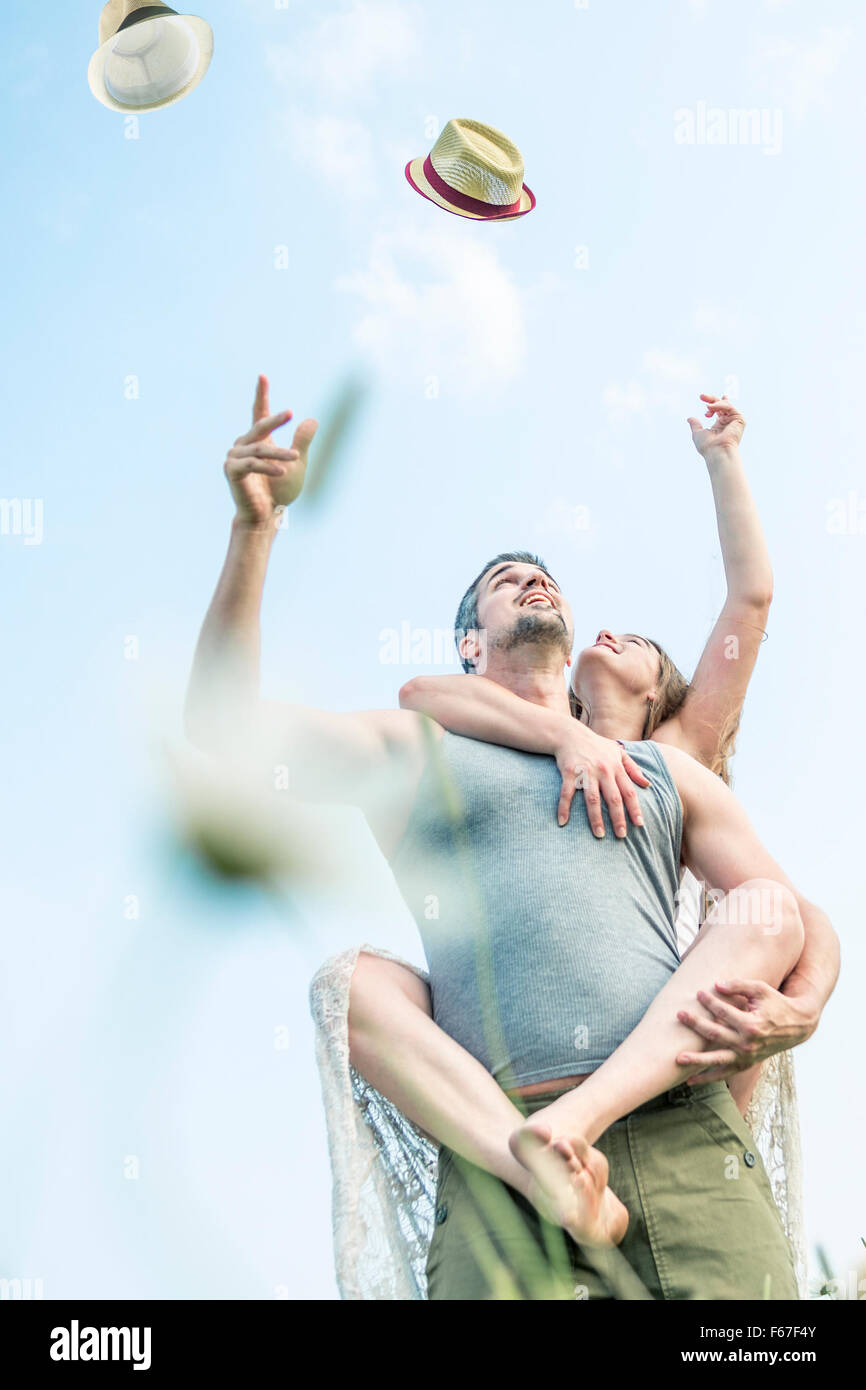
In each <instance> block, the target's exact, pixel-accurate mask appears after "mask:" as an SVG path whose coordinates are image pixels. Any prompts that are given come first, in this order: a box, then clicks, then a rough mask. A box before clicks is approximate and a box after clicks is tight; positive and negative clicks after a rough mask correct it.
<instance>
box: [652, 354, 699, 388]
mask: <svg viewBox="0 0 866 1390" xmlns="http://www.w3.org/2000/svg"><path fill="white" fill-rule="evenodd" d="M643 365H644V369H645V370H646V371H648V372H650V373H651V374H652V375H653V376H655V377H659V378H661V379H662V380H664V381H676V382H689V381H694V380H695V379H696V376H697V370H698V369H697V367H696V366H695V364H694V362H692V361H691V360H690V359H689V358H686V357H677V355H676V353H673V352H666V351H665V349H664V348H650V349H649V351H648V352H645V353H644V355H643Z"/></svg>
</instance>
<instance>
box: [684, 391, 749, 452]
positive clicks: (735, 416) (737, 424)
mask: <svg viewBox="0 0 866 1390" xmlns="http://www.w3.org/2000/svg"><path fill="white" fill-rule="evenodd" d="M701 400H702V401H704V402H705V403H706V407H707V409H706V412H705V414H706V415H707V416H709V417H710V418H712V416H713V415H715V417H716V418H715V420H714V421H713V424H712V425H711V426H710V427H709V428H708V427H707V426H706V425H702V424H701V422H700V420H696V419H695V418H694V417H693V416H692V417H690V418H689V424H690V425H691V429H692V439H693V441H694V445H695V448H696V449H697V451H698V453H699V454H700V455H701V456H702V457H703V458H706V457H707V455H708V454H714V453H717V452H718V451H720V450H722V451H725V450H728V449H736V448H737V447H738V445H739V443H740V440H741V439H742V437H743V430H744V429H745V428H746V422H745V420H744V419H743V417H742V415H741V414H740V412H739V411H738V410H737V409H736V407H735V406H732V405H731V403H730V401H729V400H728V398H727V396H705V395H702V396H701Z"/></svg>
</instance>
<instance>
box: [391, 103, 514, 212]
mask: <svg viewBox="0 0 866 1390" xmlns="http://www.w3.org/2000/svg"><path fill="white" fill-rule="evenodd" d="M406 178H407V179H408V180H409V182H410V183H411V185H412V187H413V188H414V189H415V190H416V192H418V193H420V194H421V195H422V197H424V198H429V199H430V201H431V202H432V203H438V204H439V207H440V208H445V210H446V212H453V213H456V215H457V216H458V217H472V218H474V219H475V220H476V221H479V222H483V221H497V222H510V221H511V219H512V218H513V217H524V216H525V215H526V213H527V212H531V211H532V209H533V208H534V207H535V194H534V193H532V192H531V190H530V189H528V188H527V187H526V184H525V183H524V182H523V156H522V154H521V153H520V150H519V149H518V148H517V146H516V145H515V144H514V143H513V142H512V141H511V140H509V139H508V136H507V135H503V134H502V131H501V130H496V129H495V127H494V126H492V125H482V124H481V122H480V121H466V120H454V121H449V122H448V124H447V125H446V127H445V129H444V130H443V131H442V134H441V135H440V136H439V139H438V140H437V141H436V144H435V145H434V146H433V148H432V150H431V151H430V153H429V155H427V157H426V158H425V157H424V156H423V155H422V156H421V157H420V158H418V159H410V161H409V163H408V164H407V165H406Z"/></svg>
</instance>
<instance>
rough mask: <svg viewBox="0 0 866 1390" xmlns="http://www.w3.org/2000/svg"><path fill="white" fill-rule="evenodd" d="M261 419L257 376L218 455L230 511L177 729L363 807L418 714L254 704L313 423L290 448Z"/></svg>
mask: <svg viewBox="0 0 866 1390" xmlns="http://www.w3.org/2000/svg"><path fill="white" fill-rule="evenodd" d="M291 415H292V412H291V411H290V410H284V411H281V412H279V414H276V415H271V414H270V407H269V404H268V382H267V378H266V377H264V376H260V377H259V379H258V384H257V388H256V396H255V402H254V405H253V422H252V427H251V428H250V429H249V430H248V431H247V433H246V434H243V435H241V436H239V438H238V439H236V440H235V442H234V445H233V446H232V448H231V449H230V450H229V452H228V456H227V458H226V462H225V469H224V471H225V475H226V478H227V479H228V483H229V487H230V489H231V493H232V496H233V498H234V501H235V505H236V513H235V516H234V519H233V521H232V528H231V538H230V540H229V548H228V554H227V555H226V559H225V563H224V565H223V569H222V573H221V574H220V577H219V581H218V583H217V587H216V591H215V593H214V596H213V599H212V600H211V604H210V607H209V608H208V611H207V614H206V616H205V620H204V623H203V625H202V629H201V634H200V636H199V640H198V644H197V646H196V651H195V657H194V659H193V665H192V671H191V674H190V679H189V685H188V688H187V696H186V703H185V707H184V728H185V732H186V734H187V737H188V738H189V739H190V741H191V742H192V743H195V744H196V745H197V746H198V747H200V748H202V749H203V750H205V751H207V752H212V753H217V754H223V753H228V754H232V753H240V754H241V755H247V754H251V755H253V756H257V755H259V754H263V755H264V756H266V757H271V758H272V760H273V761H278V762H285V763H287V764H288V765H289V767H290V769H291V780H292V787H293V790H295V791H296V793H297V795H298V796H299V797H301V798H302V799H309V800H326V801H330V800H334V801H345V802H352V803H354V804H357V805H364V806H366V805H368V804H369V803H370V802H371V800H378V799H379V797H380V794H381V790H382V788H381V785H380V784H381V774H382V771H383V767H385V766H386V765H388V764H389V763H390V764H391V765H392V766H394V765H395V763H396V761H397V760H398V758H395V755H399V754H401V753H404V752H406V753H408V752H409V750H410V749H411V750H413V751H414V752H415V753H416V756H417V753H418V751H419V750H420V746H421V742H422V740H421V725H422V723H426V721H424V720H423V719H422V717H421V716H418V715H414V714H410V713H408V712H406V711H402V710H368V711H363V712H361V713H357V714H332V713H327V712H326V711H324V710H317V709H310V708H307V707H305V706H301V705H291V704H288V703H283V702H279V701H265V700H262V699H261V697H260V691H259V685H260V650H261V637H260V627H259V616H260V610H261V602H262V593H263V591H264V583H265V575H266V573H267V567H268V560H269V558H270V553H271V547H272V546H273V544H274V539H275V537H276V535H277V531H278V529H279V519H280V515H281V513H282V511H283V509H284V508H285V507H287V506H290V505H291V503H292V502H294V501H295V499H296V498H297V497H298V496H299V495H300V492H301V489H302V487H303V484H304V476H305V473H306V468H307V455H308V451H309V448H310V444H311V443H312V440H313V436H314V435H315V432H316V428H317V424H316V421H315V420H303V421H302V422H301V424H300V425H298V427H297V429H296V430H295V434H294V439H293V440H292V445H291V448H280V447H278V446H277V445H276V444H275V443H274V441H273V433H272V432H273V431H274V430H276V429H278V428H280V427H281V426H282V425H285V424H286V423H287V422H288V421H289V420H290V419H291Z"/></svg>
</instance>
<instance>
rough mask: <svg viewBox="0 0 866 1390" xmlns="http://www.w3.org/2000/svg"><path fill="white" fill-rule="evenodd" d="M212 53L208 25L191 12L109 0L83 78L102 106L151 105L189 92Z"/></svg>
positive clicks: (130, 108)
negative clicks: (85, 78)
mask: <svg viewBox="0 0 866 1390" xmlns="http://www.w3.org/2000/svg"><path fill="white" fill-rule="evenodd" d="M212 56H213V31H212V30H211V27H210V25H209V24H208V23H206V21H205V20H203V19H199V18H198V17H197V16H196V15H192V14H178V12H177V10H172V9H170V8H169V6H168V5H161V4H157V5H143V4H141V0H108V4H107V5H106V6H105V7H104V8H103V11H102V14H101V15H100V16H99V48H98V49H97V50H96V52H95V53H94V55H93V57H92V58H91V60H90V67H89V68H88V70H87V80H88V82H89V83H90V90H91V92H92V93H93V95H94V96H95V97H96V99H97V101H101V102H102V104H103V106H110V107H111V108H112V110H114V111H154V110H156V109H157V108H158V107H161V106H171V105H172V104H173V103H174V102H176V101H180V100H181V98H182V97H185V96H186V95H187V93H189V92H191V91H192V89H193V87H196V86H197V85H198V83H199V82H200V81H201V79H202V78H203V77H204V75H205V73H206V71H207V68H208V64H209V63H210V60H211V57H212Z"/></svg>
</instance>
